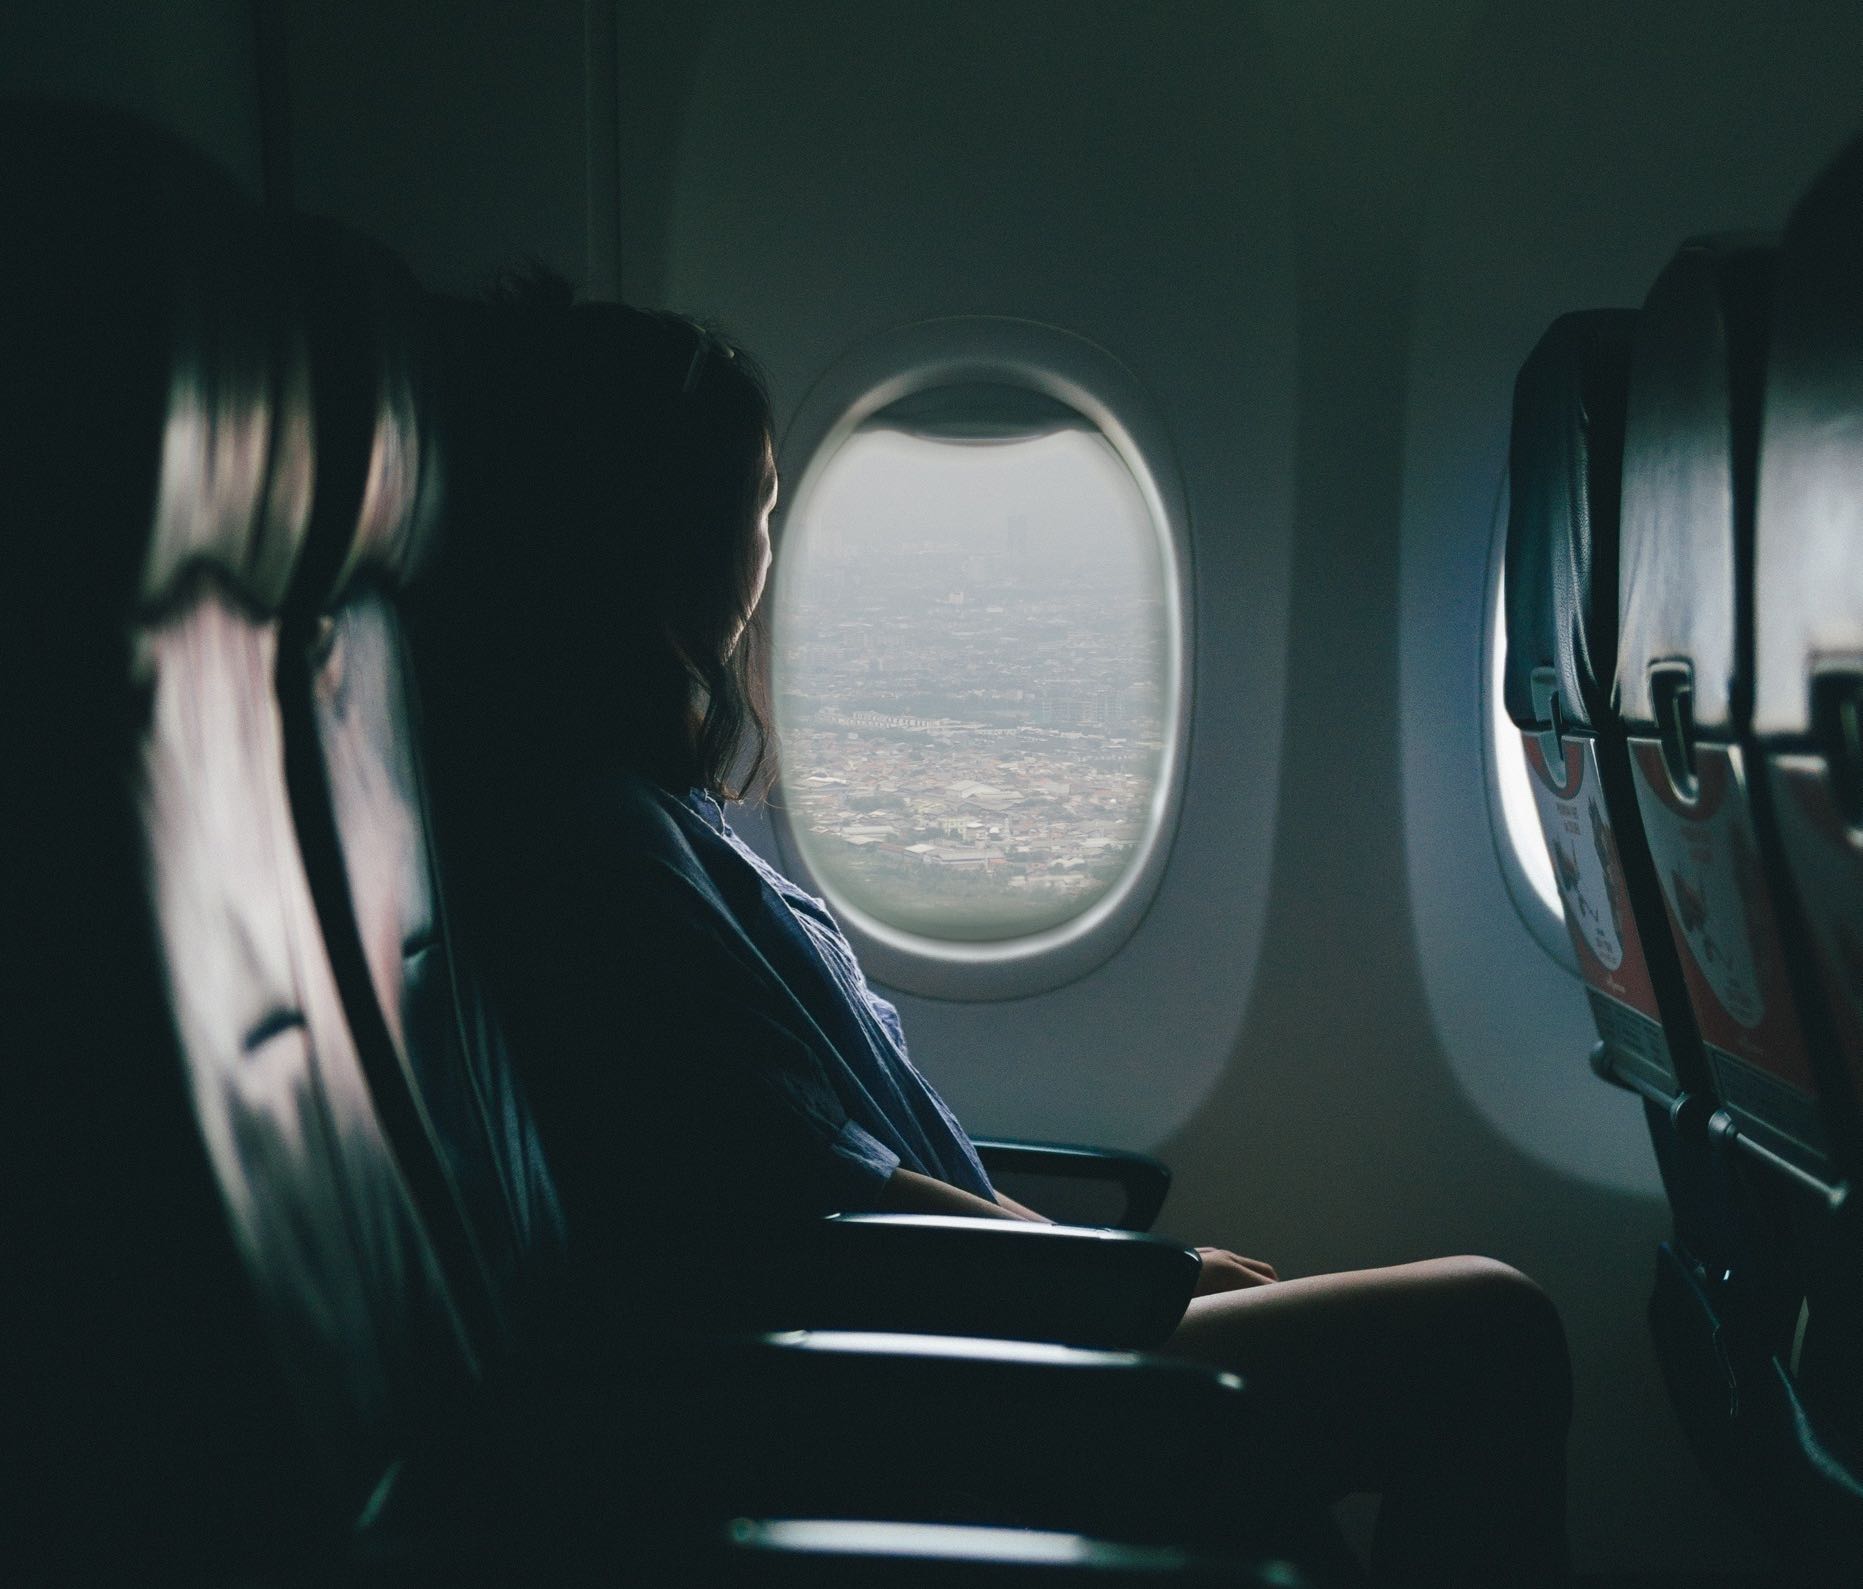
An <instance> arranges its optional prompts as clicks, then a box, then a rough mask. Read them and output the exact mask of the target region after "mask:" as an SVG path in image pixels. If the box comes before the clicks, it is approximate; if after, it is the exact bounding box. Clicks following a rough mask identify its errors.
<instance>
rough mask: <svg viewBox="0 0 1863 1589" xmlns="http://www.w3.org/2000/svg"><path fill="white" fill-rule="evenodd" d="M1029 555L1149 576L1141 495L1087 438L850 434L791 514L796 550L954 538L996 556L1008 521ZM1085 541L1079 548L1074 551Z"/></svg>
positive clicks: (1152, 568) (1112, 458)
mask: <svg viewBox="0 0 1863 1589" xmlns="http://www.w3.org/2000/svg"><path fill="white" fill-rule="evenodd" d="M1016 519H1020V520H1021V521H1022V522H1023V525H1024V526H1025V529H1024V536H1025V543H1026V545H1027V548H1028V550H1029V552H1030V553H1031V554H1033V555H1035V556H1037V557H1049V558H1056V559H1066V558H1068V557H1070V556H1072V557H1079V556H1081V555H1082V554H1083V552H1087V551H1089V549H1091V551H1092V552H1093V553H1095V554H1097V555H1096V556H1095V557H1094V561H1096V562H1098V561H1101V560H1102V559H1104V558H1106V557H1108V556H1110V557H1112V558H1116V559H1117V560H1118V561H1119V562H1120V563H1123V564H1126V565H1127V567H1126V568H1125V569H1122V570H1121V572H1122V573H1124V574H1125V575H1126V576H1127V577H1128V578H1129V579H1131V580H1133V581H1138V580H1145V579H1150V580H1152V581H1156V580H1157V578H1158V564H1159V557H1158V545H1157V537H1156V532H1155V531H1154V530H1153V528H1152V525H1151V520H1150V515H1149V514H1148V513H1147V512H1146V510H1145V503H1144V499H1143V498H1142V497H1141V496H1140V495H1139V490H1138V486H1137V484H1136V483H1135V482H1134V481H1133V479H1132V476H1131V474H1130V473H1128V472H1127V470H1126V467H1125V465H1124V464H1123V463H1121V462H1120V460H1119V457H1118V455H1117V454H1116V453H1115V452H1114V451H1113V450H1112V448H1111V447H1110V446H1109V445H1108V444H1107V443H1106V441H1105V440H1104V439H1103V438H1102V437H1101V436H1099V435H1098V434H1097V433H1094V432H1086V431H1061V432H1058V433H1057V434H1055V435H1052V436H1043V437H1041V438H1039V439H1038V440H1035V441H1019V442H1007V443H999V444H993V445H984V446H979V445H974V444H962V443H954V442H939V441H925V440H922V439H920V438H917V437H913V436H905V435H901V434H900V433H899V432H897V431H889V430H873V431H863V432H860V433H857V434H856V435H855V436H854V437H853V438H852V439H851V440H850V441H848V442H847V444H846V445H845V446H843V447H842V449H841V450H840V452H839V453H837V454H836V455H835V457H834V459H833V461H832V462H831V463H830V464H829V466H828V467H827V468H826V469H825V470H824V471H823V472H822V473H821V474H820V475H819V476H817V478H816V481H815V483H814V485H813V487H812V489H811V490H810V491H809V493H808V498H807V500H801V501H798V502H797V503H796V505H795V511H793V512H792V513H791V514H790V517H789V522H788V526H787V528H786V530H785V534H786V535H793V534H799V535H800V536H801V537H802V544H804V545H808V544H813V545H819V546H829V545H834V544H835V543H836V542H842V543H843V544H845V538H847V537H859V538H862V539H864V538H866V537H868V536H871V535H875V534H876V533H877V534H883V535H885V536H886V537H887V539H889V540H906V541H911V540H922V539H934V540H940V541H956V542H959V543H962V544H966V545H974V546H975V547H977V548H978V549H980V550H991V551H997V550H1001V549H1002V548H1003V546H1004V544H1005V531H1006V529H1007V527H1008V526H1009V524H1010V523H1011V521H1013V520H1016ZM1083 543H1085V544H1083Z"/></svg>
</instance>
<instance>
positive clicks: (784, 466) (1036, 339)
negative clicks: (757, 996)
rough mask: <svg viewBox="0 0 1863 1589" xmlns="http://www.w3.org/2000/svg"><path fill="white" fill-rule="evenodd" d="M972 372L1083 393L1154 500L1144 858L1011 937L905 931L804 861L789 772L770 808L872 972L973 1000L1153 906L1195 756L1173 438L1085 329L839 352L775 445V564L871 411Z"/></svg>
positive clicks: (921, 334) (1148, 499)
mask: <svg viewBox="0 0 1863 1589" xmlns="http://www.w3.org/2000/svg"><path fill="white" fill-rule="evenodd" d="M967 382H979V383H992V384H1007V385H1019V386H1025V387H1028V388H1030V389H1031V390H1033V391H1036V392H1040V393H1042V394H1043V395H1045V396H1048V397H1052V398H1056V399H1058V400H1059V401H1061V402H1064V403H1066V404H1068V405H1069V406H1070V407H1072V408H1074V409H1075V410H1076V411H1078V412H1079V413H1080V414H1081V415H1082V416H1083V417H1084V418H1086V419H1087V420H1089V421H1091V422H1092V424H1093V425H1094V426H1095V427H1096V428H1097V429H1098V431H1099V433H1100V435H1101V436H1102V437H1103V438H1104V439H1105V441H1106V442H1107V444H1108V445H1109V446H1111V447H1112V449H1113V451H1114V452H1115V453H1116V454H1117V455H1118V457H1119V460H1120V462H1121V463H1123V464H1124V465H1125V467H1126V470H1127V472H1128V473H1129V474H1130V475H1131V476H1132V479H1133V482H1134V484H1135V485H1136V486H1137V488H1138V491H1139V495H1140V497H1141V499H1142V500H1143V501H1144V503H1145V506H1146V508H1147V510H1148V511H1149V513H1150V516H1151V521H1152V526H1153V530H1154V532H1155V533H1156V536H1157V540H1158V552H1159V565H1160V570H1161V573H1162V576H1163V588H1164V603H1163V605H1164V615H1165V641H1164V654H1165V664H1166V677H1165V681H1164V684H1165V688H1164V691H1163V694H1164V699H1165V702H1166V723H1165V734H1164V751H1163V754H1162V756H1161V757H1160V760H1159V766H1158V774H1157V777H1156V779H1155V781H1154V782H1153V785H1152V791H1151V799H1150V802H1149V809H1148V810H1147V812H1146V819H1145V827H1144V832H1143V836H1142V838H1141V840H1140V846H1139V854H1138V858H1137V860H1136V861H1135V862H1134V863H1133V864H1132V865H1131V866H1130V867H1128V868H1127V870H1126V872H1125V874H1124V876H1123V877H1121V878H1120V879H1119V881H1118V882H1117V883H1115V884H1114V885H1113V886H1112V887H1111V888H1109V889H1108V890H1107V891H1106V892H1105V893H1104V894H1102V895H1101V896H1100V897H1099V898H1098V899H1097V900H1095V901H1094V902H1093V903H1092V904H1090V905H1089V906H1087V907H1086V908H1085V909H1084V910H1082V911H1081V912H1080V913H1079V914H1077V915H1075V916H1073V917H1070V918H1069V919H1068V920H1067V921H1065V922H1062V923H1059V924H1058V925H1056V926H1053V927H1048V928H1044V929H1042V930H1040V931H1038V932H1034V933H1029V934H1025V935H1023V936H1020V937H1016V938H1006V939H999V940H995V941H991V942H982V943H963V942H957V941H953V940H947V939H937V938H930V937H926V936H923V935H920V934H917V933H909V932H906V931H904V930H902V929H900V928H897V927H894V926H892V925H891V924H890V923H888V922H885V921H882V920H880V919H878V918H877V917H874V916H872V915H870V914H869V913H868V912H866V911H864V910H862V909H861V908H860V907H859V906H857V905H854V904H853V903H852V902H850V901H849V900H848V899H846V898H845V897H844V896H843V895H842V894H841V893H840V891H839V890H837V889H836V888H835V887H834V885H833V884H832V883H831V882H830V881H829V880H828V879H827V878H825V877H823V876H822V875H821V874H820V873H818V872H816V871H815V870H814V869H813V868H812V867H810V866H809V864H808V862H807V859H806V857H805V855H804V850H803V845H802V844H801V843H800V842H799V841H798V839H797V837H796V834H795V832H794V829H793V819H792V817H791V815H790V813H789V811H788V810H787V809H786V808H785V807H784V806H783V804H782V802H781V797H780V790H781V785H780V783H779V785H778V791H777V798H775V799H773V800H772V801H770V802H769V803H768V804H767V805H766V807H765V809H766V810H767V811H768V813H769V819H770V826H771V830H772V834H773V837H774V841H775V844H776V847H777V850H778V852H779V856H780V859H781V860H782V862H783V864H784V865H785V866H786V867H787V868H788V869H789V871H790V872H791V873H792V875H794V876H795V877H796V878H797V879H798V880H799V881H801V882H804V883H805V884H806V885H807V886H808V887H810V888H812V889H814V890H815V891H816V892H817V893H819V894H821V895H822V897H823V898H824V899H826V900H827V901H828V903H829V904H830V905H831V906H832V907H833V909H834V912H835V915H836V918H837V919H838V920H839V922H840V923H841V927H842V930H843V931H844V932H846V934H847V936H848V938H849V940H850V941H851V942H852V943H853V945H854V947H855V949H856V951H857V952H858V953H859V955H860V958H861V962H862V964H863V965H864V967H865V968H866V970H867V971H868V973H869V974H870V975H871V976H872V977H873V979H874V980H875V981H877V982H881V983H884V984H886V985H887V986H888V987H892V988H898V989H901V990H903V991H905V992H908V993H914V994H917V995H919V996H921V997H924V998H934V999H946V1000H953V1001H966V1002H969V1001H982V1000H989V999H1013V998H1027V997H1029V996H1031V995H1034V994H1039V993H1045V992H1048V991H1051V990H1052V989H1055V988H1058V987H1063V986H1065V985H1066V984H1068V983H1070V982H1074V981H1077V980H1079V979H1080V978H1081V977H1084V976H1086V975H1088V974H1089V973H1090V972H1092V971H1093V970H1094V969H1095V968H1096V967H1098V966H1100V965H1102V964H1104V963H1105V962H1106V961H1107V960H1108V959H1110V958H1111V957H1112V956H1113V955H1114V954H1116V953H1117V952H1118V951H1119V949H1120V948H1121V947H1122V946H1123V945H1124V944H1125V943H1126V942H1127V941H1128V940H1129V939H1130V938H1131V936H1132V934H1133V933H1134V932H1136V931H1137V930H1138V927H1139V924H1140V923H1141V922H1142V921H1143V920H1144V919H1145V914H1146V912H1147V911H1148V910H1149V909H1150V908H1151V904H1152V901H1153V900H1154V899H1155V898H1156V896H1157V893H1158V888H1159V885H1160V884H1161V883H1162V881H1163V878H1164V874H1165V871H1166V869H1167V867H1168V865H1169V862H1170V853H1171V847H1172V839H1173V836H1174V833H1175V829H1176V821H1177V813H1178V810H1179V808H1180V806H1181V805H1182V801H1183V784H1184V771H1185V767H1186V764H1187V762H1188V759H1189V741H1190V712H1191V698H1192V693H1193V687H1192V686H1193V681H1192V677H1191V657H1192V648H1191V644H1190V639H1191V627H1192V607H1191V602H1192V598H1193V594H1194V588H1195V587H1194V584H1193V581H1192V578H1191V565H1190V545H1191V540H1190V525H1189V513H1188V507H1187V499H1186V496H1185V492H1184V485H1183V479H1182V476H1181V474H1180V473H1179V470H1178V466H1177V461H1176V452H1175V449H1174V448H1173V446H1172V445H1171V441H1170V436H1169V433H1168V431H1167V430H1166V428H1165V426H1164V423H1163V421H1162V419H1161V418H1160V417H1159V415H1158V412H1157V410H1156V408H1155V406H1154V405H1153V404H1152V402H1151V400H1150V398H1149V397H1148V396H1147V395H1146V393H1145V391H1144V389H1143V388H1142V386H1141V385H1140V383H1139V381H1138V378H1137V376H1135V375H1134V374H1133V373H1132V371H1131V370H1130V369H1129V368H1127V366H1126V365H1125V364H1124V363H1122V362H1121V361H1120V360H1119V359H1118V358H1116V357H1115V356H1114V355H1113V354H1111V353H1109V352H1108V351H1107V350H1106V349H1104V348H1102V347H1100V346H1099V345H1098V344H1097V343H1094V342H1091V341H1089V340H1088V339H1087V338H1085V337H1083V336H1080V335H1078V334H1077V333H1075V332H1071V331H1066V330H1063V329H1061V328H1060V327H1058V326H1051V325H1046V324H1044V323H1042V322H1039V321H1033V320H1023V319H1016V318H1012V317H1009V316H993V315H964V316H948V317H942V318H939V319H934V320H921V321H915V322H912V323H910V324H907V325H902V326H897V327H894V328H893V329H892V330H890V331H886V332H883V333H881V334H880V335H878V336H875V337H872V338H869V339H868V340H866V341H864V342H862V343H860V344H858V345H857V346H855V347H854V348H852V349H850V350H848V351H847V352H845V353H843V354H842V355H841V356H840V357H839V358H837V359H836V360H835V361H834V362H833V363H832V364H831V365H830V366H829V367H828V368H827V369H826V370H825V371H824V372H823V373H822V374H821V376H820V377H819V378H818V379H817V380H816V381H815V383H814V385H813V386H812V387H811V388H810V389H809V391H808V393H807V394H806V395H805V396H804V397H803V399H802V401H801V402H800V403H799V404H798V405H797V407H796V410H795V412H794V414H793V415H792V416H791V418H790V420H789V423H788V425H787V426H786V427H785V428H784V432H783V436H782V438H781V441H780V442H779V444H778V447H777V463H778V468H779V472H780V473H781V476H782V479H783V482H784V490H783V495H782V500H781V502H779V505H778V509H777V512H776V514H775V515H774V516H773V522H772V524H771V526H770V536H771V541H772V544H773V546H774V548H775V561H774V564H773V567H780V565H781V560H782V555H783V542H784V539H785V531H786V529H787V527H788V524H789V521H790V518H791V516H792V515H793V514H794V513H795V512H796V511H797V510H798V509H799V508H801V507H804V506H806V504H807V502H808V500H809V497H810V494H811V492H812V491H813V490H814V489H815V487H816V486H817V485H819V482H820V480H821V477H822V474H823V472H824V471H825V470H826V469H827V468H828V466H829V465H830V464H831V463H832V462H833V460H834V458H835V456H836V455H837V454H838V453H839V452H840V450H841V447H842V445H843V444H844V443H845V442H846V441H847V440H848V439H849V438H850V437H851V436H852V435H853V434H854V432H855V431H856V430H857V429H859V427H860V426H861V425H862V424H863V423H865V422H866V421H867V420H868V419H870V418H871V417H872V416H873V415H874V414H875V413H877V412H878V411H879V410H881V409H883V408H885V407H887V406H888V405H889V404H892V403H895V402H898V401H899V400H900V399H901V398H904V397H909V396H911V395H913V394H914V393H917V392H922V391H926V390H928V389H930V388H933V387H940V386H953V385H958V384H962V383H967ZM771 627H772V629H774V624H772V626H771Z"/></svg>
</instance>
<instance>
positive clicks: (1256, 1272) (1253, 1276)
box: [1191, 1247, 1281, 1297]
mask: <svg viewBox="0 0 1863 1589" xmlns="http://www.w3.org/2000/svg"><path fill="white" fill-rule="evenodd" d="M1197 1256H1198V1257H1199V1258H1201V1259H1202V1260H1203V1272H1202V1273H1201V1274H1200V1275H1198V1276H1197V1289H1196V1290H1195V1291H1194V1292H1192V1293H1191V1295H1192V1296H1199V1297H1207V1296H1211V1295H1213V1294H1214V1293H1216V1292H1218V1291H1245V1290H1247V1289H1248V1288H1249V1287H1250V1286H1265V1285H1272V1284H1273V1283H1274V1282H1275V1281H1276V1280H1278V1279H1280V1278H1281V1277H1280V1276H1279V1275H1277V1274H1276V1273H1275V1272H1274V1265H1273V1264H1267V1263H1263V1262H1262V1261H1261V1259H1259V1258H1244V1257H1243V1256H1242V1255H1241V1254H1240V1253H1234V1252H1227V1251H1225V1250H1224V1249H1223V1248H1221V1247H1199V1248H1198V1249H1197Z"/></svg>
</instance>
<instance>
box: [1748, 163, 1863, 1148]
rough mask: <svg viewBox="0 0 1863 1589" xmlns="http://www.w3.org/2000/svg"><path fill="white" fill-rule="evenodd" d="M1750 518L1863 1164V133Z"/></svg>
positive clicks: (1769, 750) (1790, 787)
mask: <svg viewBox="0 0 1863 1589" xmlns="http://www.w3.org/2000/svg"><path fill="white" fill-rule="evenodd" d="M1765 395H1766V402H1765V422H1764V432H1763V442H1762V445H1761V451H1760V464H1759V504H1758V516H1757V521H1756V524H1755V529H1754V568H1755V574H1754V579H1755V590H1754V617H1753V626H1754V648H1755V666H1754V702H1753V718H1754V722H1753V727H1754V733H1755V736H1756V738H1757V740H1758V741H1759V743H1760V745H1761V746H1762V748H1763V749H1764V751H1765V754H1766V760H1767V764H1768V774H1769V780H1770V785H1771V793H1772V796H1773V799H1772V807H1773V812H1774V819H1775V822H1776V825H1777V828H1778V833H1779V837H1780V840H1781V845H1782V850H1783V854H1784V859H1785V863H1786V866H1787V868H1788V870H1789V872H1790V875H1791V880H1792V884H1793V892H1794V894H1795V896H1796V900H1797V904H1798V906H1799V910H1800V913H1801V918H1802V920H1803V921H1804V922H1805V924H1806V926H1807V927H1808V929H1809V931H1808V934H1807V936H1808V938H1809V940H1810V943H1811V947H1812V951H1813V955H1812V958H1813V960H1814V963H1815V967H1816V972H1817V988H1818V992H1819V994H1820V995H1821V997H1820V999H1819V1004H1820V1006H1821V1010H1822V1014H1823V1017H1824V1019H1823V1022H1822V1028H1823V1031H1824V1033H1825V1034H1827V1035H1828V1037H1829V1038H1830V1039H1831V1041H1832V1046H1833V1048H1834V1050H1835V1053H1836V1054H1837V1055H1838V1056H1841V1061H1842V1063H1841V1066H1838V1067H1833V1068H1832V1069H1829V1070H1827V1072H1826V1078H1827V1080H1828V1081H1829V1082H1830V1083H1831V1085H1830V1086H1829V1088H1828V1091H1827V1099H1826V1101H1827V1105H1830V1106H1833V1113H1835V1114H1836V1115H1837V1120H1836V1122H1835V1123H1836V1124H1837V1126H1838V1135H1839V1136H1840V1138H1841V1139H1843V1141H1844V1143H1845V1144H1846V1145H1847V1148H1848V1154H1847V1166H1846V1167H1847V1168H1848V1169H1849V1171H1850V1173H1851V1174H1852V1175H1855V1174H1857V1173H1858V1172H1859V1171H1863V1158H1860V1157H1859V1155H1858V1144H1859V1130H1858V1122H1859V1119H1860V1118H1863V141H1860V142H1858V143H1855V144H1852V145H1851V147H1850V148H1849V150H1848V151H1846V153H1845V154H1844V155H1843V156H1842V157H1841V158H1840V159H1839V160H1838V161H1837V162H1836V163H1835V164H1834V165H1833V166H1832V167H1831V169H1830V170H1829V171H1828V172H1826V173H1825V175H1824V177H1823V178H1822V180H1820V181H1819V183H1818V184H1817V185H1816V186H1815V187H1814V188H1813V189H1812V191H1811V192H1810V193H1809V194H1808V195H1807V196H1806V197H1805V199H1804V200H1803V202H1801V203H1800V205H1799V206H1798V208H1797V210H1796V211H1795V212H1794V214H1793V216H1792V220H1791V223H1790V225H1789V226H1788V228H1787V231H1786V235H1785V241H1784V244H1783V247H1782V249H1781V254H1780V261H1779V282H1778V292H1777V299H1776V304H1775V309H1774V316H1773V336H1772V342H1771V347H1770V350H1769V355H1768V360H1767V372H1766V394H1765Z"/></svg>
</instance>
